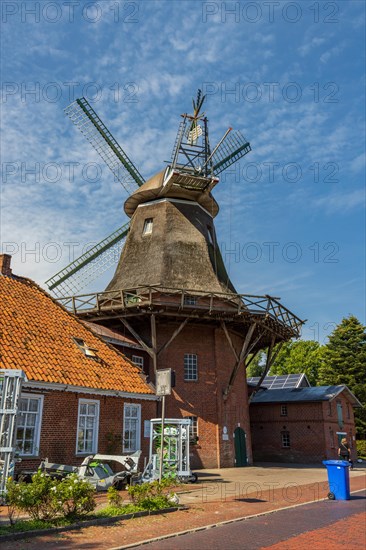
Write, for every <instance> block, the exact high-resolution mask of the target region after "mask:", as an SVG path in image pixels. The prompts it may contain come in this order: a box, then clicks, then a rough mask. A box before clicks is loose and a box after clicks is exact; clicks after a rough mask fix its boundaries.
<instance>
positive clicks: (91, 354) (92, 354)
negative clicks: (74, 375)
mask: <svg viewBox="0 0 366 550" xmlns="http://www.w3.org/2000/svg"><path fill="white" fill-rule="evenodd" d="M73 340H74V342H75V344H76V345H77V347H78V348H79V349H80V350H81V351H82V352H83V354H84V355H85V356H86V357H88V358H89V359H94V361H99V360H100V359H99V357H98V355H97V354H96V352H97V351H98V350H97V349H95V348H89V346H87V344H86V343H85V342H84V340H83V339H82V338H73Z"/></svg>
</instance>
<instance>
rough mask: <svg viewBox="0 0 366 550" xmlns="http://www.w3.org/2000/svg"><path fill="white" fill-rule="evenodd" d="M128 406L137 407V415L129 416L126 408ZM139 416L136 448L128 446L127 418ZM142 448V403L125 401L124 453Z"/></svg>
mask: <svg viewBox="0 0 366 550" xmlns="http://www.w3.org/2000/svg"><path fill="white" fill-rule="evenodd" d="M127 407H135V408H136V410H137V416H127V415H126V409H127ZM135 418H137V429H136V448H135V447H134V448H132V447H131V448H128V447H127V445H126V440H125V432H126V428H127V420H130V419H135ZM140 450H141V405H140V404H138V403H124V404H123V432H122V451H123V452H124V453H134V452H135V451H140Z"/></svg>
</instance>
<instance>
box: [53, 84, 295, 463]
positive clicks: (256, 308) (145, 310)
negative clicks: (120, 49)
mask: <svg viewBox="0 0 366 550" xmlns="http://www.w3.org/2000/svg"><path fill="white" fill-rule="evenodd" d="M204 100H205V97H204V96H202V93H201V91H198V94H197V97H196V99H195V100H194V101H193V113H192V114H188V113H184V114H182V115H181V121H180V124H179V127H178V132H177V135H176V139H175V143H174V147H173V150H172V154H171V159H170V161H169V162H168V163H167V166H166V167H165V168H164V169H162V170H161V171H160V172H158V173H157V174H155V175H153V176H152V177H151V178H150V179H148V180H147V181H144V179H143V177H142V176H141V174H140V173H139V171H138V170H137V168H136V167H135V166H134V165H133V163H132V162H131V160H130V159H129V157H128V156H127V154H126V153H125V152H124V151H123V149H122V148H121V147H120V146H119V145H118V143H117V141H116V140H115V138H114V137H113V136H112V134H111V133H110V132H109V131H108V130H107V128H106V127H105V125H104V124H103V123H102V121H101V120H100V119H99V117H98V115H97V114H96V113H95V111H94V110H93V109H92V108H91V107H90V105H89V104H88V103H87V101H86V100H85V99H84V98H82V99H79V100H77V101H76V102H74V103H73V104H71V105H70V107H68V108H67V110H66V111H67V114H68V115H69V116H70V118H71V120H72V121H73V122H74V123H75V125H76V126H77V127H78V128H79V129H80V130H81V132H82V133H83V134H84V135H85V136H86V138H87V139H88V141H89V142H90V143H91V145H92V146H93V147H94V148H95V149H96V151H97V152H98V153H99V155H100V156H101V157H102V158H103V159H104V160H105V161H106V163H107V165H108V166H109V168H110V169H111V170H112V172H113V174H114V175H115V176H116V178H117V179H118V180H119V181H120V182H121V183H122V185H123V187H124V188H125V191H127V193H128V196H127V198H126V200H125V203H124V211H125V213H126V214H127V216H128V217H129V218H130V222H129V224H125V225H124V226H122V227H121V228H119V229H118V230H117V231H115V232H114V233H113V234H112V235H110V236H109V237H107V238H106V239H104V240H103V241H101V243H99V244H98V245H96V246H95V247H94V248H93V249H91V250H90V251H89V252H88V253H87V254H85V255H83V256H82V257H81V258H79V259H77V260H75V261H74V262H72V263H71V264H70V265H69V266H67V267H66V268H65V269H64V270H62V271H61V272H60V273H58V274H57V275H55V276H54V277H53V278H52V279H50V280H49V281H48V284H49V288H50V289H53V290H54V291H57V292H58V293H59V295H61V298H59V300H60V302H61V304H63V305H64V306H65V307H66V308H68V309H70V310H71V311H72V312H73V313H75V314H77V315H78V316H79V317H80V318H81V319H83V320H85V321H89V322H92V323H97V324H99V325H103V326H106V327H107V328H109V329H112V330H114V331H116V332H119V333H121V332H122V333H123V334H126V333H127V334H128V335H130V336H132V337H133V338H134V339H135V340H136V341H137V342H138V343H139V344H140V346H141V349H142V350H143V352H145V353H146V356H145V357H146V359H148V364H147V365H146V369H145V373H146V374H147V373H148V374H149V375H150V378H151V380H152V381H154V379H155V376H156V372H157V370H158V369H164V368H174V369H175V371H176V380H177V383H176V388H175V390H174V398H173V396H172V398H171V399H170V400H169V403H167V415H168V416H170V417H171V418H179V417H182V416H183V417H184V416H191V418H193V419H195V422H196V426H198V428H197V429H198V430H201V428H202V431H201V432H200V436H199V437H200V450H199V452H198V451H197V452H198V454H197V453H196V455H197V456H196V458H197V462H196V464H198V463H199V464H201V465H204V466H205V467H210V468H220V467H225V466H233V465H234V464H235V465H237V466H238V465H244V464H246V463H247V462H246V457H248V462H249V463H250V460H251V458H250V456H251V451H250V422H249V412H248V399H247V386H246V380H245V369H246V367H247V366H248V365H249V363H250V361H251V360H252V358H253V357H254V356H255V354H256V353H257V352H258V351H260V350H263V349H267V359H266V365H265V369H264V375H265V373H266V372H268V370H269V368H270V366H271V364H272V363H273V361H274V359H275V357H276V354H277V353H278V350H279V346H281V344H282V343H283V342H285V341H286V340H289V339H290V338H293V337H298V336H299V334H300V327H301V325H302V321H301V320H300V319H299V318H298V317H296V316H295V315H294V314H293V313H291V312H290V311H289V310H288V309H287V308H286V307H285V306H283V305H282V304H281V303H280V302H279V300H278V299H277V298H273V297H271V296H268V295H265V296H256V295H249V294H238V293H237V291H236V290H235V287H234V285H233V283H232V282H231V280H230V278H229V275H228V273H227V271H226V269H225V265H224V262H223V260H222V257H221V253H220V249H219V247H218V243H217V238H216V232H215V227H214V218H215V216H216V215H217V213H218V211H219V206H218V204H217V202H216V200H215V199H214V197H213V195H212V190H213V189H214V187H215V186H216V185H217V184H218V183H219V175H220V174H221V173H222V172H223V171H224V170H226V169H227V168H228V167H229V166H231V165H232V164H233V163H235V162H237V161H238V160H239V159H241V158H242V157H244V156H245V155H246V154H247V153H249V152H250V150H251V147H250V144H249V142H248V140H247V139H246V138H245V137H244V136H243V135H242V134H241V133H240V132H239V131H234V130H233V129H232V128H228V129H227V130H226V131H225V132H224V134H223V137H222V138H221V139H220V140H219V141H218V143H217V145H216V146H215V147H213V148H212V149H211V146H210V141H209V133H208V120H207V117H206V115H205V113H204V112H202V107H203V104H204ZM122 245H123V246H122ZM115 249H118V250H121V254H120V258H119V261H118V265H117V267H116V270H115V273H114V276H113V278H112V280H111V281H110V283H109V284H108V286H107V288H106V289H105V290H103V291H101V292H97V293H91V294H81V295H75V291H76V290H77V289H79V288H80V286H81V285H82V284H85V282H87V281H89V280H91V278H92V277H94V276H96V275H97V274H98V273H100V272H101V271H102V270H103V269H105V267H106V266H107V265H110V264H111V258H110V256H111V252H112V251H114V250H115ZM67 294H69V296H67ZM277 344H279V346H277ZM233 433H235V434H236V435H235V445H233V440H232V435H231V434H233ZM194 452H196V451H194ZM194 467H195V466H194Z"/></svg>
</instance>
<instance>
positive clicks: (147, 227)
mask: <svg viewBox="0 0 366 550" xmlns="http://www.w3.org/2000/svg"><path fill="white" fill-rule="evenodd" d="M152 230H153V218H146V220H145V222H144V228H143V230H142V234H143V235H151V233H152Z"/></svg>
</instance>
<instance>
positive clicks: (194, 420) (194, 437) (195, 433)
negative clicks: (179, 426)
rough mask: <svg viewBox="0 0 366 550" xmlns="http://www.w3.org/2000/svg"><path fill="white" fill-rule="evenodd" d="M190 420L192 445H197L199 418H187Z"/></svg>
mask: <svg viewBox="0 0 366 550" xmlns="http://www.w3.org/2000/svg"><path fill="white" fill-rule="evenodd" d="M187 418H189V419H190V421H191V425H190V427H189V440H190V441H191V442H192V443H197V440H198V421H197V416H187Z"/></svg>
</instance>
